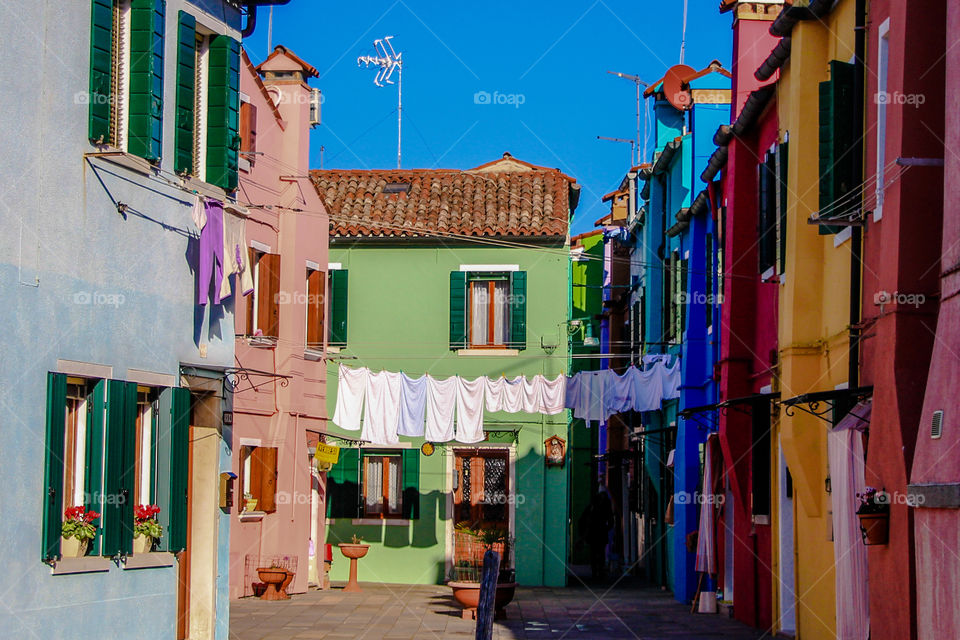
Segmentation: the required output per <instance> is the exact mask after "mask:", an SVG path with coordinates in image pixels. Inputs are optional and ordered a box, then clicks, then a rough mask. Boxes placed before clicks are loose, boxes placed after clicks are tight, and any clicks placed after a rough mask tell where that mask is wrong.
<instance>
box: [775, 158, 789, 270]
mask: <svg viewBox="0 0 960 640" xmlns="http://www.w3.org/2000/svg"><path fill="white" fill-rule="evenodd" d="M789 149H790V147H789V143H788V142H782V143H781V144H780V145H779V146H778V147H777V175H778V176H779V178H780V184H779V188H778V189H777V247H778V251H777V257H778V259H779V262H780V268H779V270H778V273H780V274H783V273H784V270H785V269H786V265H787V198H788V195H789V191H788V190H787V170H788V168H789V162H788V159H789V157H790V152H789Z"/></svg>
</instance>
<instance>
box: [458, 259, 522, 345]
mask: <svg viewBox="0 0 960 640" xmlns="http://www.w3.org/2000/svg"><path fill="white" fill-rule="evenodd" d="M526 346H527V273H526V272H525V271H502V272H497V271H494V272H466V271H452V272H451V273H450V348H451V349H453V350H457V349H466V348H476V349H485V348H511V349H525V348H526Z"/></svg>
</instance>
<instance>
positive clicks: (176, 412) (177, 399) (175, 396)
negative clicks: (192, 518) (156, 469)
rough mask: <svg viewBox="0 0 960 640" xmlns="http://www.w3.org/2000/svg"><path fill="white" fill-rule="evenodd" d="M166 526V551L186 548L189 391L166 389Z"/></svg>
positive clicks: (178, 388) (188, 472) (181, 388)
mask: <svg viewBox="0 0 960 640" xmlns="http://www.w3.org/2000/svg"><path fill="white" fill-rule="evenodd" d="M170 391H171V393H172V401H171V406H170V498H169V500H170V507H169V508H170V520H169V522H170V525H169V527H168V529H167V532H166V533H167V538H168V540H167V547H168V548H167V550H168V551H171V552H174V553H175V552H177V551H183V550H184V549H186V548H187V492H188V488H189V483H190V405H191V396H190V390H189V389H186V388H183V387H175V388H173V389H171V390H170Z"/></svg>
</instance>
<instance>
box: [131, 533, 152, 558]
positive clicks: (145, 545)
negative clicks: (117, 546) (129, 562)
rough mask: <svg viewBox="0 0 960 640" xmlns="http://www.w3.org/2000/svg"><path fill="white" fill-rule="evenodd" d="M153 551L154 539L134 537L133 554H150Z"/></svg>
mask: <svg viewBox="0 0 960 640" xmlns="http://www.w3.org/2000/svg"><path fill="white" fill-rule="evenodd" d="M151 551H153V538H151V537H150V536H140V535H137V536H133V553H134V554H137V553H150V552H151Z"/></svg>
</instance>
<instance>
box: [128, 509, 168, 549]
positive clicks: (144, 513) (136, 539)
mask: <svg viewBox="0 0 960 640" xmlns="http://www.w3.org/2000/svg"><path fill="white" fill-rule="evenodd" d="M158 513H160V507H158V506H157V505H155V504H141V505H139V506H137V507H136V508H134V510H133V531H134V536H133V552H134V553H148V552H150V551H153V547H154V545H156V543H157V540H159V539H160V536H161V535H163V527H162V526H160V522H158V521H157V514H158Z"/></svg>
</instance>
